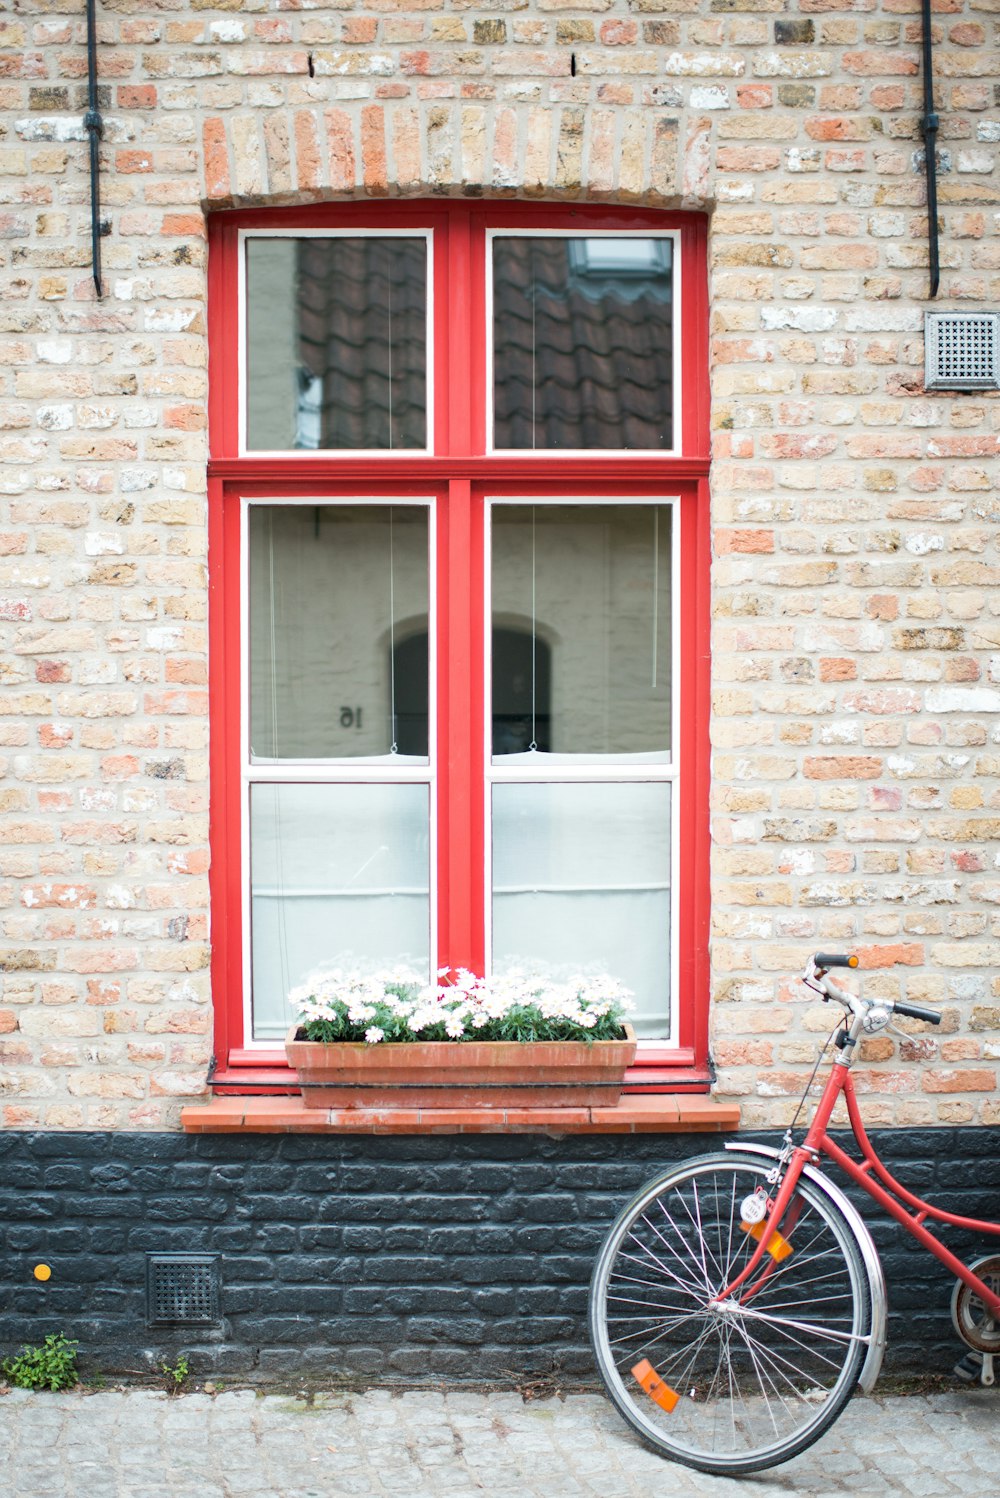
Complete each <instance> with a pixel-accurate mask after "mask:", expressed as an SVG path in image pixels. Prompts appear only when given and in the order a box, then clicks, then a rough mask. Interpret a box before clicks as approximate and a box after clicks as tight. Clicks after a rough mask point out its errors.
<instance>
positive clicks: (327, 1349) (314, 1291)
mask: <svg viewBox="0 0 1000 1498" xmlns="http://www.w3.org/2000/svg"><path fill="white" fill-rule="evenodd" d="M757 1137H759V1138H761V1139H764V1140H765V1141H766V1142H769V1143H776V1142H777V1136H774V1135H771V1136H766V1135H762V1136H757ZM876 1137H877V1138H878V1140H879V1144H880V1146H881V1149H882V1152H883V1154H884V1156H885V1158H886V1160H887V1162H889V1163H890V1164H891V1166H892V1167H893V1168H895V1169H896V1170H897V1171H898V1173H899V1174H900V1175H901V1176H902V1177H903V1179H904V1181H905V1182H906V1183H907V1184H909V1185H911V1186H912V1187H913V1189H915V1190H926V1191H928V1192H930V1193H932V1194H933V1195H934V1196H935V1197H936V1199H937V1200H938V1201H939V1202H940V1203H941V1205H945V1206H951V1207H952V1208H953V1210H956V1211H961V1212H965V1213H969V1214H972V1215H976V1216H986V1217H995V1216H1000V1150H998V1145H1000V1130H996V1129H978V1128H977V1129H972V1128H970V1129H933V1130H924V1129H907V1130H898V1131H886V1132H882V1133H880V1134H878V1135H877V1136H876ZM721 1144H722V1140H721V1139H720V1138H719V1136H718V1135H711V1136H693V1135H690V1134H686V1135H676V1136H670V1135H661V1136H655V1135H646V1136H623V1135H608V1136H600V1137H590V1138H586V1137H579V1136H578V1137H567V1138H562V1139H549V1138H542V1137H538V1136H529V1135H509V1136H491V1135H479V1136H463V1137H454V1136H448V1137H414V1138H405V1139H396V1138H373V1137H346V1136H345V1137H334V1136H298V1137H296V1136H290V1135H256V1136H250V1137H248V1136H242V1137H241V1136H238V1135H226V1136H216V1137H198V1136H193V1137H192V1136H185V1135H175V1134H111V1133H92V1134H91V1133H88V1134H66V1133H58V1134H57V1133H43V1134H7V1135H6V1136H3V1137H0V1249H2V1254H0V1354H3V1355H6V1354H8V1353H9V1352H11V1351H13V1350H15V1349H16V1348H17V1347H18V1346H19V1345H20V1344H21V1343H23V1342H40V1341H41V1339H42V1337H43V1336H44V1335H45V1334H46V1333H48V1332H50V1331H63V1332H65V1333H66V1334H67V1335H68V1336H71V1337H75V1338H78V1339H79V1341H80V1344H81V1367H82V1368H84V1369H85V1370H86V1369H90V1370H94V1369H101V1370H103V1371H105V1372H108V1373H120V1372H123V1371H129V1370H131V1371H135V1372H141V1371H155V1370H156V1369H158V1367H159V1364H160V1362H161V1361H162V1360H166V1359H169V1360H171V1361H172V1360H173V1359H174V1357H175V1356H176V1354H177V1353H178V1352H179V1351H181V1350H183V1351H185V1352H187V1353H188V1355H189V1356H190V1358H191V1363H192V1368H193V1369H194V1370H195V1371H196V1372H200V1373H208V1372H212V1373H215V1374H221V1375H225V1374H227V1373H228V1374H230V1375H234V1376H235V1375H238V1376H247V1375H253V1376H256V1377H261V1378H266V1377H267V1376H269V1375H273V1376H279V1375H282V1376H283V1375H287V1374H295V1375H300V1374H301V1375H306V1374H309V1375H314V1376H317V1377H319V1376H322V1377H324V1378H332V1379H335V1378H368V1377H371V1378H374V1379H375V1380H376V1381H389V1380H392V1379H400V1380H407V1381H412V1380H419V1379H439V1378H442V1377H447V1378H449V1379H451V1380H468V1381H476V1380H484V1381H485V1380H507V1379H510V1380H515V1381H516V1380H523V1379H525V1378H528V1377H531V1376H538V1375H546V1374H557V1375H558V1376H559V1377H560V1378H561V1379H563V1380H565V1381H569V1380H572V1379H578V1378H579V1379H589V1378H590V1377H591V1376H592V1373H593V1369H592V1363H591V1357H590V1351H589V1345H588V1342H587V1335H586V1301H587V1285H588V1279H589V1275H590V1269H591V1265H592V1263H593V1259H594V1256H595V1253H596V1251H597V1248H598V1245H599V1244H600V1241H601V1239H602V1237H603V1235H604V1233H605V1232H606V1230H607V1228H608V1226H609V1225H610V1223H611V1221H612V1219H613V1218H614V1216H615V1215H616V1213H617V1212H618V1210H619V1208H620V1207H621V1206H622V1205H623V1204H624V1202H625V1201H626V1200H627V1199H628V1197H629V1196H630V1195H631V1194H632V1193H633V1192H634V1191H635V1190H637V1189H638V1188H639V1187H640V1186H641V1185H642V1184H643V1182H644V1181H645V1180H647V1179H648V1178H649V1177H651V1176H652V1175H654V1174H655V1173H656V1172H657V1171H658V1170H660V1169H662V1168H665V1167H666V1166H667V1165H669V1164H671V1163H672V1162H673V1161H675V1160H678V1159H682V1158H685V1157H687V1156H690V1155H694V1154H698V1153H701V1152H703V1151H705V1150H716V1149H718V1148H720V1147H721ZM868 1216H869V1221H870V1222H871V1223H872V1225H873V1226H874V1227H875V1233H876V1241H877V1242H878V1245H879V1248H880V1251H881V1253H882V1256H883V1262H884V1264H885V1269H886V1276H887V1279H888V1281H889V1286H890V1302H891V1308H892V1312H893V1315H892V1322H891V1330H890V1345H889V1355H888V1358H887V1367H892V1368H894V1369H896V1370H898V1371H912V1372H917V1371H920V1372H923V1371H928V1370H940V1371H944V1370H947V1369H949V1368H950V1367H951V1365H952V1364H953V1363H954V1362H955V1360H956V1358H957V1356H958V1355H959V1353H960V1351H961V1348H960V1346H959V1344H958V1343H957V1341H956V1339H955V1337H954V1333H953V1332H952V1329H951V1323H950V1317H949V1300H950V1295H951V1288H952V1283H953V1282H952V1281H951V1279H950V1278H949V1276H948V1275H947V1274H946V1273H945V1271H944V1270H943V1269H942V1268H941V1266H940V1265H939V1264H938V1263H937V1262H936V1260H933V1259H932V1258H931V1257H930V1256H929V1255H926V1254H924V1253H923V1252H922V1251H920V1250H918V1249H917V1248H916V1247H915V1245H914V1244H913V1243H912V1241H911V1240H910V1239H909V1238H908V1237H907V1236H906V1235H905V1234H904V1233H903V1231H902V1230H901V1229H899V1228H897V1227H895V1225H894V1224H892V1223H891V1222H888V1221H887V1220H886V1219H884V1218H882V1217H881V1216H880V1214H878V1213H877V1212H876V1210H875V1209H874V1208H872V1211H871V1213H869V1214H868ZM949 1241H950V1242H951V1243H952V1245H953V1246H955V1247H956V1249H957V1251H965V1250H969V1249H973V1250H974V1251H976V1252H986V1251H988V1250H989V1248H990V1245H991V1242H992V1245H993V1246H994V1247H996V1248H997V1251H1000V1244H998V1242H997V1240H996V1239H993V1240H989V1239H985V1238H984V1239H983V1240H981V1241H980V1242H979V1243H973V1242H972V1241H971V1240H968V1239H965V1238H964V1237H963V1236H961V1235H959V1234H950V1236H949ZM178 1251H179V1252H187V1253H205V1252H210V1253H217V1254H219V1255H220V1256H221V1268H222V1298H221V1305H222V1314H223V1319H222V1322H221V1325H220V1327H219V1328H218V1329H217V1330H214V1331H206V1330H204V1329H198V1330H195V1329H192V1328H187V1329H176V1330H174V1329H171V1330H166V1331H165V1330H162V1329H150V1328H148V1327H147V1325H146V1320H145V1317H146V1292H145V1276H146V1255H147V1254H148V1253H162V1252H178ZM39 1262H44V1263H48V1264H50V1265H51V1266H52V1271H53V1273H52V1278H51V1279H50V1280H49V1281H48V1283H47V1284H40V1283H39V1282H37V1281H36V1280H35V1279H34V1278H33V1275H32V1270H33V1267H34V1265H35V1264H36V1263H39Z"/></svg>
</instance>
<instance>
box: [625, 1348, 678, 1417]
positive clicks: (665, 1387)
mask: <svg viewBox="0 0 1000 1498" xmlns="http://www.w3.org/2000/svg"><path fill="white" fill-rule="evenodd" d="M632 1377H633V1378H634V1379H635V1381H636V1383H637V1384H639V1385H640V1387H641V1388H643V1389H645V1391H646V1393H647V1394H648V1395H649V1397H650V1399H652V1400H653V1402H654V1404H658V1405H659V1406H660V1408H661V1409H663V1410H666V1412H667V1414H668V1415H669V1414H670V1411H671V1410H672V1409H673V1407H674V1405H675V1404H676V1403H677V1401H678V1399H680V1397H681V1396H680V1395H679V1394H676V1393H675V1392H674V1390H673V1389H672V1388H671V1387H670V1385H669V1384H665V1383H664V1382H663V1379H662V1378H661V1377H660V1375H659V1374H658V1373H657V1371H656V1369H655V1368H654V1367H653V1365H652V1363H651V1362H650V1361H649V1359H648V1358H643V1360H642V1362H641V1363H636V1365H635V1367H634V1368H633V1369H632Z"/></svg>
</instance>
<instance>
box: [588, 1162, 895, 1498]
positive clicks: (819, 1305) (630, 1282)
mask: <svg viewBox="0 0 1000 1498" xmlns="http://www.w3.org/2000/svg"><path fill="white" fill-rule="evenodd" d="M772 1164H773V1162H772V1161H769V1160H762V1159H755V1158H753V1157H741V1156H739V1155H733V1154H726V1155H709V1156H704V1157H702V1158H700V1159H696V1160H691V1161H688V1162H687V1163H686V1164H684V1165H683V1166H679V1167H678V1168H677V1169H675V1170H673V1171H671V1172H669V1173H668V1174H667V1175H665V1176H662V1177H661V1178H660V1179H658V1180H656V1181H653V1182H652V1183H650V1185H648V1186H647V1187H645V1188H644V1189H643V1191H641V1192H640V1193H639V1195H638V1196H637V1197H636V1198H635V1199H634V1200H633V1201H632V1202H630V1203H629V1205H628V1206H627V1207H626V1208H625V1210H624V1211H623V1212H622V1214H621V1216H620V1217H619V1218H618V1220H617V1222H616V1223H615V1225H614V1227H613V1228H612V1230H611V1232H610V1234H609V1235H608V1238H607V1240H606V1242H605V1244H604V1247H603V1249H602V1250H601V1253H600V1256H599V1257H598V1261H597V1264H596V1265H595V1268H594V1274H593V1279H592V1282H591V1289H590V1321H591V1336H592V1339H593V1344H594V1352H595V1356H596V1359H597V1365H598V1369H599V1370H600V1373H601V1377H602V1379H603V1380H604V1384H605V1387H606V1388H607V1390H608V1393H609V1394H610V1396H611V1398H612V1400H613V1401H614V1403H615V1404H616V1405H617V1407H618V1409H619V1410H620V1412H621V1413H622V1414H623V1415H624V1417H625V1419H626V1420H627V1421H628V1422H629V1424H630V1425H631V1426H632V1427H633V1428H634V1429H635V1430H636V1431H637V1432H638V1433H639V1434H640V1435H641V1436H642V1437H643V1438H644V1439H645V1440H647V1441H648V1442H650V1443H651V1444H652V1445H653V1446H655V1447H656V1448H657V1450H659V1451H660V1452H661V1453H662V1454H664V1455H666V1456H668V1457H671V1458H672V1459H673V1460H675V1461H679V1462H683V1463H685V1464H686V1465H688V1466H691V1467H697V1468H700V1469H701V1470H702V1471H705V1472H716V1473H724V1474H728V1475H730V1476H738V1475H740V1474H743V1473H747V1472H755V1471H759V1470H760V1469H762V1468H765V1467H773V1466H777V1465H778V1464H779V1463H780V1462H784V1461H788V1460H789V1458H790V1457H793V1456H795V1455H797V1454H798V1453H799V1452H800V1451H803V1450H804V1449H805V1448H806V1447H807V1446H809V1445H811V1443H812V1442H813V1441H815V1440H816V1439H817V1437H818V1436H820V1435H821V1434H822V1433H823V1431H824V1430H826V1429H827V1428H828V1427H829V1426H830V1425H831V1424H832V1423H833V1421H834V1420H835V1419H836V1418H837V1416H838V1415H839V1413H840V1411H841V1410H842V1409H843V1407H844V1405H845V1404H846V1403H847V1401H848V1399H849V1398H850V1396H851V1392H852V1390H853V1388H854V1386H855V1384H856V1382H857V1378H858V1374H859V1372H860V1370H861V1366H862V1362H863V1360H864V1354H865V1351H866V1350H867V1343H866V1340H865V1339H866V1336H867V1332H868V1329H869V1328H868V1322H869V1308H868V1288H867V1280H866V1276H865V1270H864V1265H863V1261H862V1258H861V1255H860V1253H859V1251H858V1248H857V1245H856V1243H855V1240H854V1236H853V1234H852V1232H851V1229H850V1227H849V1226H848V1225H847V1224H846V1222H845V1221H844V1220H843V1218H842V1217H841V1215H840V1213H839V1211H838V1210H837V1208H836V1207H835V1206H834V1205H833V1204H832V1203H831V1202H830V1201H829V1200H828V1199H827V1198H826V1197H825V1196H824V1195H823V1193H822V1192H821V1191H819V1190H818V1189H817V1188H816V1187H815V1186H814V1185H812V1183H810V1182H809V1181H807V1180H805V1179H803V1180H802V1181H801V1182H800V1184H799V1188H798V1191H797V1192H796V1196H795V1198H793V1203H792V1209H791V1215H790V1216H786V1219H785V1224H783V1237H784V1238H785V1242H786V1244H787V1250H786V1249H785V1248H783V1247H782V1246H781V1245H776V1247H777V1248H778V1250H779V1252H780V1253H781V1255H782V1256H781V1257H780V1259H779V1258H778V1257H776V1256H775V1255H773V1254H767V1253H766V1254H765V1255H764V1259H763V1266H762V1268H763V1272H762V1270H761V1269H758V1270H756V1271H755V1272H754V1274H753V1275H752V1276H751V1277H750V1279H749V1280H748V1282H747V1284H746V1285H745V1286H744V1287H743V1289H742V1290H741V1291H740V1292H738V1293H737V1295H736V1296H735V1297H733V1300H732V1301H731V1302H727V1303H724V1304H723V1305H721V1306H720V1305H718V1304H716V1303H715V1298H716V1297H717V1296H718V1295H719V1294H720V1292H721V1291H722V1290H723V1289H724V1288H725V1287H726V1286H727V1285H728V1284H729V1283H730V1282H731V1281H732V1280H733V1279H734V1278H735V1277H736V1275H737V1274H738V1273H739V1272H740V1270H741V1269H742V1268H743V1267H744V1266H745V1264H746V1263H747V1261H748V1260H749V1258H750V1256H751V1254H752V1252H753V1250H754V1249H755V1248H756V1246H757V1241H756V1239H755V1238H754V1237H752V1236H751V1234H750V1233H749V1232H748V1231H746V1229H745V1228H744V1227H742V1226H741V1215H742V1214H741V1205H742V1203H743V1201H744V1200H745V1198H746V1197H748V1196H750V1195H751V1194H752V1193H753V1192H754V1191H755V1190H756V1189H757V1188H758V1187H763V1186H765V1185H766V1176H767V1173H768V1171H769V1170H770V1169H771V1167H772Z"/></svg>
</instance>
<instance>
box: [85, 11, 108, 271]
mask: <svg viewBox="0 0 1000 1498" xmlns="http://www.w3.org/2000/svg"><path fill="white" fill-rule="evenodd" d="M83 128H84V129H85V130H86V131H87V133H88V135H89V136H90V260H91V265H92V267H93V272H94V289H95V290H96V292H97V295H98V297H102V296H103V295H104V289H103V287H102V285H101V137H102V136H103V134H104V121H103V119H102V118H101V111H100V109H99V108H98V101H97V5H96V0H87V113H86V114H85V115H84V117H83Z"/></svg>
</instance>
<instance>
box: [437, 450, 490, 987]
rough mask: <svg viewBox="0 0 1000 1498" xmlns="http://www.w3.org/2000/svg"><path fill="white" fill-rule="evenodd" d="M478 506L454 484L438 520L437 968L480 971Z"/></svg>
mask: <svg viewBox="0 0 1000 1498" xmlns="http://www.w3.org/2000/svg"><path fill="white" fill-rule="evenodd" d="M482 524H483V522H482V502H481V501H480V500H478V499H476V500H474V498H473V494H472V485H471V483H470V482H469V480H468V479H454V480H452V482H451V483H450V484H449V486H448V497H447V502H446V504H444V505H443V506H442V507H441V511H440V514H439V518H438V578H439V587H438V599H439V605H438V607H439V621H438V622H439V630H438V699H437V701H438V768H437V773H438V785H439V795H438V807H439V812H438V816H439V820H438V943H439V962H440V963H441V964H447V965H449V966H452V967H468V968H470V969H472V971H473V972H482V971H483V960H484V949H485V937H484V930H483V922H484V912H485V888H484V880H485V856H486V855H485V827H484V817H483V795H482V785H483V742H482V722H483V711H484V706H483V691H484V680H483V659H484V655H483V617H482V596H483V548H482Z"/></svg>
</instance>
